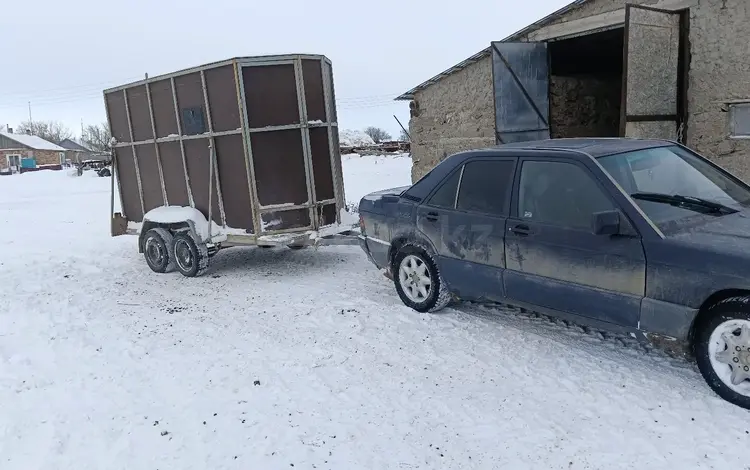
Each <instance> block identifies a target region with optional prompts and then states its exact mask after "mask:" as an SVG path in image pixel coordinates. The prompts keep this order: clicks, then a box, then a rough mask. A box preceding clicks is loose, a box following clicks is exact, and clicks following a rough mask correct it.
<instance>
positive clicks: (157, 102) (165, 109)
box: [149, 80, 177, 137]
mask: <svg viewBox="0 0 750 470" xmlns="http://www.w3.org/2000/svg"><path fill="white" fill-rule="evenodd" d="M149 88H150V91H151V106H152V108H153V110H154V121H155V122H154V124H155V125H156V137H167V136H169V135H177V117H176V116H175V114H174V98H173V96H172V82H171V81H170V80H159V81H158V82H153V83H150V84H149Z"/></svg>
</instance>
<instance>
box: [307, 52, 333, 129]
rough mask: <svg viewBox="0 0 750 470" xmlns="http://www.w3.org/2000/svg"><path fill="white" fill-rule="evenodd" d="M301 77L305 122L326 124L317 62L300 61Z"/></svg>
mask: <svg viewBox="0 0 750 470" xmlns="http://www.w3.org/2000/svg"><path fill="white" fill-rule="evenodd" d="M302 77H303V79H304V82H305V102H306V105H307V120H308V121H322V122H326V121H327V119H326V104H325V103H326V102H325V96H324V95H323V70H322V68H321V66H320V61H319V60H310V59H307V60H303V61H302Z"/></svg>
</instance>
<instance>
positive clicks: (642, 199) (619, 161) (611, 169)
mask: <svg viewBox="0 0 750 470" xmlns="http://www.w3.org/2000/svg"><path fill="white" fill-rule="evenodd" d="M597 160H598V162H599V163H600V164H601V165H602V167H604V169H605V170H606V171H607V172H608V173H609V174H610V175H611V176H612V178H614V179H615V181H617V183H619V184H620V186H621V187H622V188H623V189H624V190H625V192H627V193H628V194H629V195H631V197H633V200H634V201H635V202H636V204H638V206H640V208H641V210H643V212H644V213H645V214H646V215H647V216H648V217H649V218H650V219H651V220H652V221H653V222H654V224H656V225H657V227H659V228H661V229H664V228H666V227H668V226H669V225H671V224H676V223H679V222H681V221H683V220H684V219H687V218H689V217H696V216H698V217H707V216H709V215H707V214H710V215H711V216H721V215H724V214H727V213H731V212H733V211H732V209H738V208H740V207H747V206H748V205H750V191H748V189H746V188H745V187H744V186H742V185H741V184H738V183H736V182H735V181H734V180H732V179H731V178H729V177H727V176H726V175H724V174H723V173H722V172H720V171H718V170H717V169H716V168H714V167H713V166H711V165H710V164H708V163H707V162H705V161H703V160H702V159H701V158H699V157H697V156H695V155H693V154H692V153H690V152H689V151H687V150H685V149H684V148H682V147H679V146H677V145H671V146H666V147H656V148H649V149H644V150H637V151H634V152H627V153H621V154H617V155H608V156H605V157H600V158H598V159H597ZM719 205H720V206H723V207H724V209H726V210H716V208H717V207H718V206H719Z"/></svg>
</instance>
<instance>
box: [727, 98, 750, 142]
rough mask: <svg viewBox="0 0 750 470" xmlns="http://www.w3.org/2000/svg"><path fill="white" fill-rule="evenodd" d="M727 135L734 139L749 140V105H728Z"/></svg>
mask: <svg viewBox="0 0 750 470" xmlns="http://www.w3.org/2000/svg"><path fill="white" fill-rule="evenodd" d="M729 135H730V137H733V138H735V139H750V103H734V104H730V105H729Z"/></svg>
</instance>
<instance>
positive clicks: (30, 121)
mask: <svg viewBox="0 0 750 470" xmlns="http://www.w3.org/2000/svg"><path fill="white" fill-rule="evenodd" d="M32 122H33V121H32V120H31V101H29V124H31V123H32Z"/></svg>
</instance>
